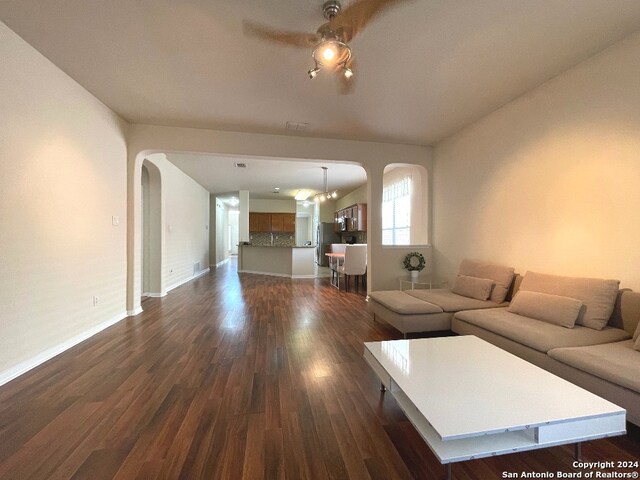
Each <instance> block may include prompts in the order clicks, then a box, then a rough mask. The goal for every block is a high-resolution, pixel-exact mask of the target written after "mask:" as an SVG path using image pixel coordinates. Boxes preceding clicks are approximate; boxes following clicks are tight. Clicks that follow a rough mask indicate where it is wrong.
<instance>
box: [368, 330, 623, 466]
mask: <svg viewBox="0 0 640 480" xmlns="http://www.w3.org/2000/svg"><path fill="white" fill-rule="evenodd" d="M364 347H365V348H364V358H365V360H366V361H367V362H368V363H369V365H370V366H371V368H372V369H373V370H374V371H375V373H376V374H377V375H378V377H379V378H380V381H381V383H382V386H383V387H382V389H383V391H384V390H389V391H390V392H391V394H392V395H393V396H394V398H395V399H396V401H397V402H398V405H399V406H400V408H401V409H402V410H403V411H404V413H405V415H406V416H407V418H408V419H409V421H410V422H411V423H412V424H413V426H414V427H415V428H416V430H417V431H418V432H419V433H420V435H421V436H422V438H423V439H424V441H425V442H426V443H427V445H428V446H429V448H430V449H431V451H433V453H434V454H435V456H436V457H437V458H438V460H439V461H440V463H442V464H445V465H447V466H448V468H447V470H448V476H449V478H451V464H452V463H454V462H462V461H465V460H471V459H474V458H482V457H490V456H494V455H504V454H507V453H514V452H521V451H525V450H534V449H538V448H547V447H552V446H556V445H564V444H569V443H575V444H576V456H578V457H579V455H580V442H583V441H585V440H594V439H598V438H604V437H611V436H615V435H624V434H625V433H626V411H625V410H624V409H623V408H621V407H618V406H617V405H614V404H613V403H611V402H608V401H607V400H604V399H603V398H600V397H598V396H597V395H594V394H593V393H591V392H588V391H586V390H584V389H582V388H580V387H578V386H576V385H574V384H572V383H569V382H567V381H566V380H563V379H561V378H559V377H557V376H555V375H553V374H551V373H549V372H547V371H546V370H543V369H541V368H539V367H537V366H535V365H532V364H531V363H529V362H527V361H525V360H522V359H521V358H518V357H516V356H515V355H512V354H510V353H509V352H506V351H504V350H502V349H500V348H498V347H495V346H493V345H491V344H490V343H487V342H485V341H484V340H481V339H479V338H478V337H475V336H473V335H468V336H460V337H443V338H427V339H417V340H392V341H386V342H367V343H365V344H364Z"/></svg>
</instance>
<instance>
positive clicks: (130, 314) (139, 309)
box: [127, 307, 142, 317]
mask: <svg viewBox="0 0 640 480" xmlns="http://www.w3.org/2000/svg"><path fill="white" fill-rule="evenodd" d="M141 313H142V307H137V308H135V309H134V310H127V316H128V317H135V316H136V315H140V314H141Z"/></svg>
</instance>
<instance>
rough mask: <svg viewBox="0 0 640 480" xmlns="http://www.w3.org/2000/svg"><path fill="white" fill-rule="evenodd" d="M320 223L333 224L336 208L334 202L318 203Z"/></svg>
mask: <svg viewBox="0 0 640 480" xmlns="http://www.w3.org/2000/svg"><path fill="white" fill-rule="evenodd" d="M318 205H320V219H319V222H320V223H324V222H329V223H333V221H334V220H335V213H336V210H338V208H337V207H336V200H325V201H324V202H320V203H319V204H318Z"/></svg>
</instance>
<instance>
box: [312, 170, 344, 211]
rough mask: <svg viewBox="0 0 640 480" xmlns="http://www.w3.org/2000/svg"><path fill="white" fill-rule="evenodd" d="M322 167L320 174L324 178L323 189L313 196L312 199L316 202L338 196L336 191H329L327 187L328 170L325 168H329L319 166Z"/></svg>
mask: <svg viewBox="0 0 640 480" xmlns="http://www.w3.org/2000/svg"><path fill="white" fill-rule="evenodd" d="M320 168H322V175H323V179H324V191H323V192H320V193H316V196H315V197H314V198H313V200H314V201H315V202H316V203H318V202H324V201H326V200H331V199H332V198H338V192H337V191H335V190H334V191H333V192H329V187H328V180H327V177H328V172H327V170H329V169H328V168H327V167H320Z"/></svg>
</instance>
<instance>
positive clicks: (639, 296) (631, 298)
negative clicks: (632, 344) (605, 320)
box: [608, 288, 640, 340]
mask: <svg viewBox="0 0 640 480" xmlns="http://www.w3.org/2000/svg"><path fill="white" fill-rule="evenodd" d="M638 324H640V293H638V292H634V291H633V290H629V289H628V288H625V289H622V290H619V291H618V298H617V299H616V304H615V306H614V307H613V314H612V315H611V318H610V319H609V324H608V325H609V326H611V327H615V328H621V329H623V330H626V331H627V332H628V333H629V335H633V339H634V340H635V339H636V338H638V335H640V330H638Z"/></svg>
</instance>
